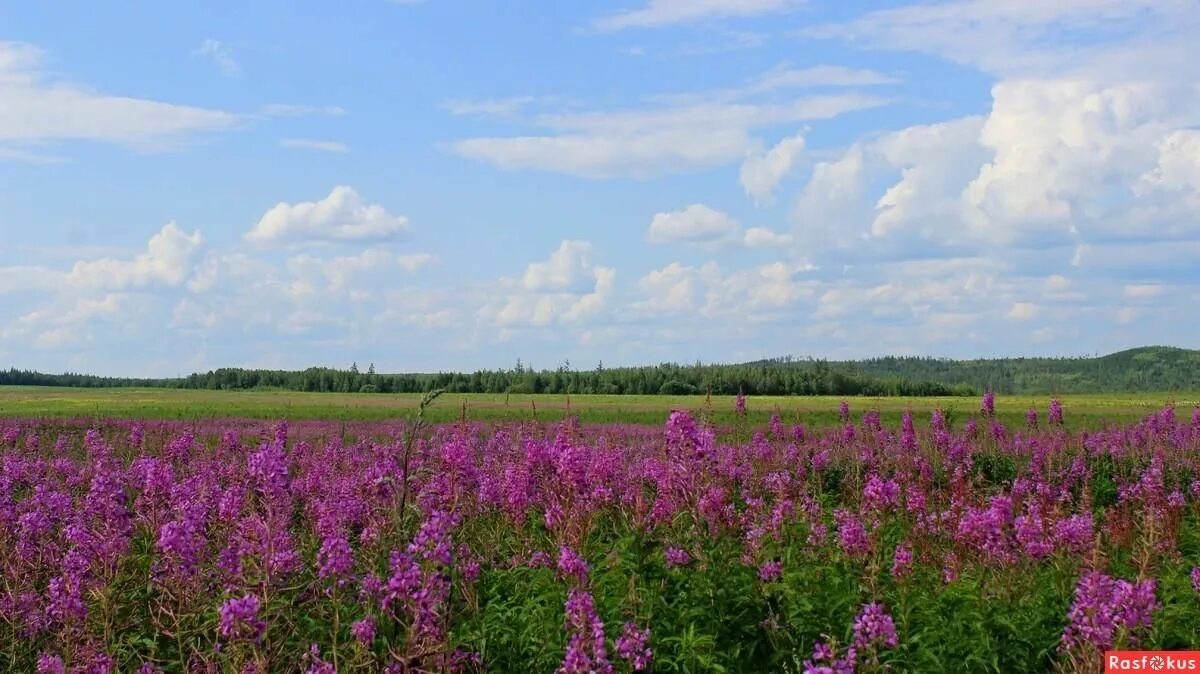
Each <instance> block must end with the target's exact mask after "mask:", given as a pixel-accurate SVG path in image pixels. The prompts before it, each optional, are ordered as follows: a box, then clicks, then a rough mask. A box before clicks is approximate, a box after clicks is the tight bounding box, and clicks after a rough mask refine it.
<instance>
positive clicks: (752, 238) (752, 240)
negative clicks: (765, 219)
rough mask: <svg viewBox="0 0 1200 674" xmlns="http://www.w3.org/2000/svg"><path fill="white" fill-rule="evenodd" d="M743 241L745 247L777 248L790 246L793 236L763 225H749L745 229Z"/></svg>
mask: <svg viewBox="0 0 1200 674" xmlns="http://www.w3.org/2000/svg"><path fill="white" fill-rule="evenodd" d="M743 241H744V243H745V245H746V247H747V248H778V247H783V246H790V245H791V244H792V241H793V238H792V236H791V235H790V234H780V233H779V232H776V231H774V230H770V229H767V228H765V227H751V228H749V229H747V230H746V236H745V238H744V240H743Z"/></svg>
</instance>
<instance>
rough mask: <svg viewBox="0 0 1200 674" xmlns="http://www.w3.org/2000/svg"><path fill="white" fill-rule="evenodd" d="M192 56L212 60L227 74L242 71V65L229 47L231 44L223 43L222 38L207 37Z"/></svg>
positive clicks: (238, 73) (236, 73)
mask: <svg viewBox="0 0 1200 674" xmlns="http://www.w3.org/2000/svg"><path fill="white" fill-rule="evenodd" d="M192 56H198V57H201V58H205V59H208V60H210V61H212V62H213V63H215V64H217V67H218V68H220V69H221V72H223V73H225V74H226V75H240V74H241V72H242V67H241V65H239V64H238V62H237V61H236V60H235V59H234V58H233V51H232V50H231V49H230V48H229V45H226V44H223V43H222V42H221V41H220V40H214V39H213V38H211V37H210V38H205V40H204V41H203V42H201V43H200V46H199V47H197V48H196V50H195V51H193V52H192Z"/></svg>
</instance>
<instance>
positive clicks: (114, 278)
mask: <svg viewBox="0 0 1200 674" xmlns="http://www.w3.org/2000/svg"><path fill="white" fill-rule="evenodd" d="M203 242H204V238H203V237H202V236H200V232H199V231H194V232H192V233H191V234H187V233H185V232H184V231H183V230H182V229H180V228H179V226H178V225H176V224H175V223H174V222H168V223H167V224H166V225H164V226H163V228H162V229H161V230H160V231H159V232H158V233H157V234H155V235H154V236H152V237H150V241H149V243H147V245H146V252H144V253H140V254H138V255H137V256H136V257H134V258H133V259H131V260H121V259H116V258H111V257H106V258H100V259H98V260H87V261H79V262H76V263H75V266H74V267H73V268H72V269H71V272H70V273H69V274H68V275H67V282H68V283H70V284H71V285H73V286H75V287H78V288H81V289H86V290H92V289H98V290H126V289H138V288H146V287H148V286H154V285H162V286H169V287H178V286H180V285H182V284H183V282H184V281H185V280H187V278H188V276H189V275H190V274H191V271H192V261H193V259H194V257H195V254H196V252H197V250H198V249H199V248H200V246H201V245H202V244H203Z"/></svg>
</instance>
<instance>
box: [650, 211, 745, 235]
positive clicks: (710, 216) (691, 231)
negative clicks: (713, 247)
mask: <svg viewBox="0 0 1200 674" xmlns="http://www.w3.org/2000/svg"><path fill="white" fill-rule="evenodd" d="M740 230H741V226H740V225H738V223H737V221H736V220H734V219H733V218H731V217H729V216H728V215H727V214H725V213H722V212H721V211H718V210H716V209H713V208H710V207H708V206H705V205H704V204H692V205H691V206H688V207H687V208H685V209H683V210H680V211H668V212H664V213H655V214H654V218H653V219H651V221H650V229H649V231H647V233H646V240H647V241H649V242H650V243H697V244H705V243H721V242H725V241H729V240H730V239H731V238H735V237H737V236H738V233H739V232H740Z"/></svg>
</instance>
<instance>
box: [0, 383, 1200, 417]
mask: <svg viewBox="0 0 1200 674" xmlns="http://www.w3.org/2000/svg"><path fill="white" fill-rule="evenodd" d="M420 398H421V396H420V395H419V394H361V393H355V394H351V393H347V394H341V393H298V392H292V391H196V390H183V389H153V388H131V389H71V388H58V387H25V386H4V387H0V417H26V418H31V417H89V416H94V417H98V418H103V417H124V418H144V419H208V418H221V417H238V418H249V419H283V418H287V419H326V420H333V421H377V420H386V419H396V418H403V417H408V416H410V415H411V414H412V413H413V412H414V411H415V410H416V408H417V404H418V402H419V401H420ZM1060 399H1061V400H1062V402H1063V405H1064V407H1065V408H1066V414H1067V421H1068V423H1070V424H1071V425H1076V426H1081V427H1096V426H1100V425H1103V424H1105V423H1121V422H1127V421H1132V420H1136V419H1140V418H1142V417H1143V416H1145V415H1146V414H1148V413H1149V412H1151V411H1153V410H1156V409H1158V408H1160V407H1162V406H1163V405H1165V404H1168V403H1174V404H1175V405H1176V406H1178V407H1179V408H1180V409H1181V410H1182V409H1185V408H1191V407H1192V406H1193V405H1196V404H1197V402H1198V401H1200V394H1194V393H1193V394H1179V393H1161V394H1127V395H1112V394H1105V395H1070V396H1061V397H1060ZM842 400H843V398H842V397H835V396H813V397H798V396H774V397H772V396H760V397H751V398H748V399H747V409H748V411H749V416H750V420H751V421H753V422H764V421H766V419H767V418H768V417H769V416H770V415H771V414H773V413H776V412H778V413H779V414H780V416H781V417H782V418H783V420H784V421H785V422H792V421H795V420H796V419H797V418H799V419H801V420H803V421H804V422H805V423H807V424H809V425H826V424H829V423H833V422H835V421H836V420H837V410H838V405H839V404H840V402H841V401H842ZM1048 400H1049V397H1048V396H997V400H996V408H997V413H998V416H999V417H1000V418H1001V419H1003V420H1004V421H1005V422H1006V423H1024V415H1025V411H1026V410H1027V409H1029V408H1030V407H1034V408H1036V409H1037V410H1038V413H1039V415H1041V416H1042V417H1043V418H1044V416H1045V413H1046V405H1047V402H1048ZM847 401H848V402H849V404H850V409H851V414H852V415H853V417H854V418H855V419H858V417H859V416H860V415H861V413H862V412H864V411H866V410H868V409H877V410H879V412H880V413H881V415H882V416H883V418H884V420H885V421H895V420H896V419H898V418H899V416H900V415H901V414H902V413H903V411H904V410H906V409H911V410H912V411H913V413H914V414H916V415H919V416H928V414H929V412H930V411H931V410H933V409H935V408H941V409H942V410H943V411H945V412H947V413H948V415H949V417H950V419H951V421H953V419H954V418H955V417H956V416H962V415H967V414H971V413H973V412H976V411H977V410H978V409H979V400H978V399H977V398H975V397H966V398H964V397H954V398H847ZM733 402H734V401H733V397H732V396H713V398H712V400H711V405H712V410H713V413H714V414H713V416H714V418H715V419H716V420H717V421H722V420H732V418H733ZM704 406H705V398H704V396H618V395H573V396H570V397H569V398H568V397H567V396H551V395H527V394H512V395H505V394H462V393H448V394H445V395H443V396H442V397H441V398H439V399H438V400H437V401H435V402H434V404H433V405H432V406H431V408H430V409H429V410H428V411H427V413H426V417H427V418H429V419H430V421H433V422H446V421H453V420H456V419H459V418H460V417H461V416H462V415H463V414H464V411H465V414H466V415H467V417H468V418H470V419H474V420H480V421H491V420H496V421H500V420H506V421H515V420H533V419H535V418H536V419H537V420H540V421H550V420H554V419H560V418H562V417H564V416H565V415H566V414H567V412H568V409H569V411H570V413H571V414H573V415H576V416H578V417H579V419H580V421H582V422H586V423H634V424H660V423H662V422H663V421H664V420H665V419H666V416H667V414H668V413H669V412H670V411H671V410H673V409H691V410H701V409H703V408H704Z"/></svg>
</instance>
